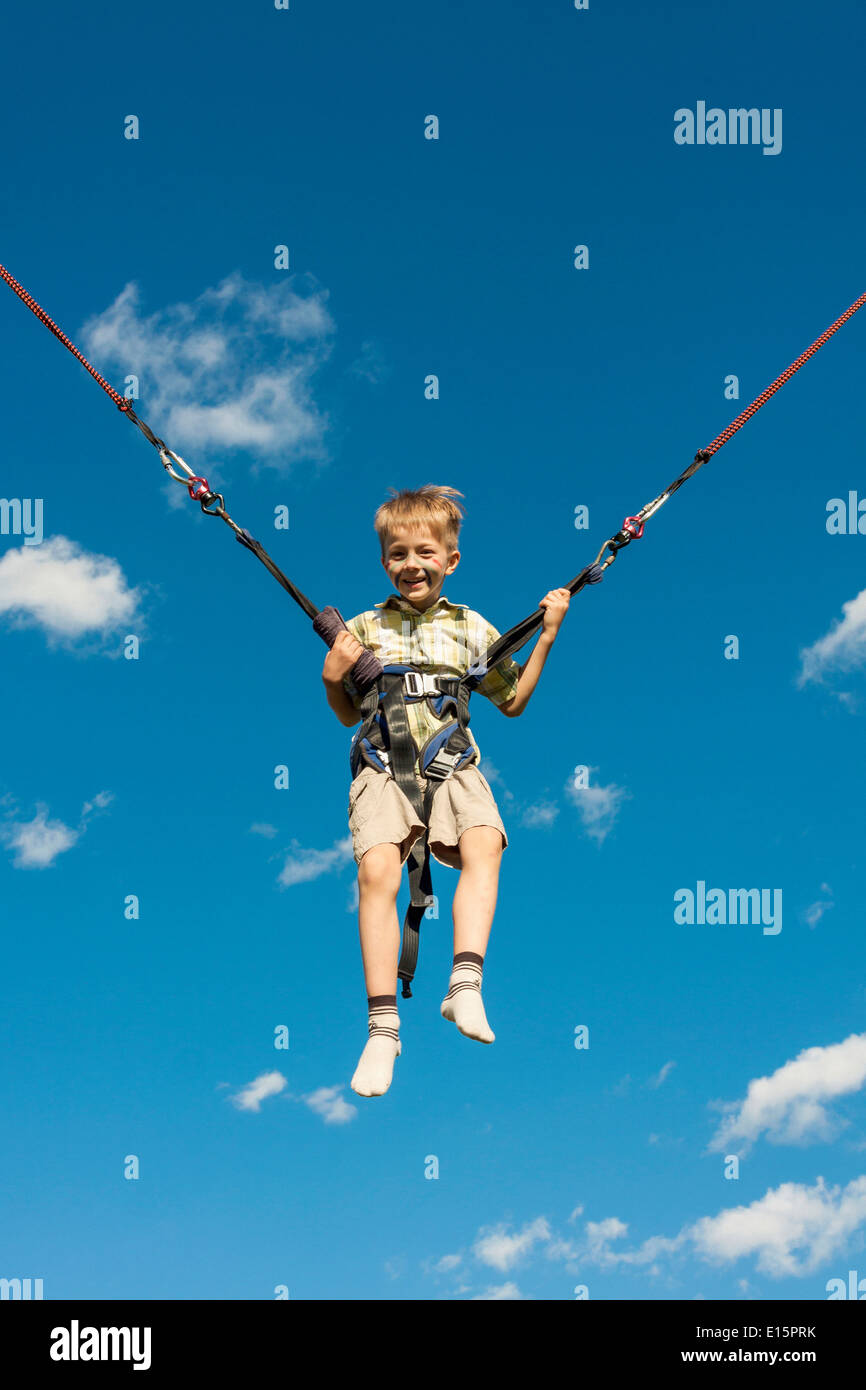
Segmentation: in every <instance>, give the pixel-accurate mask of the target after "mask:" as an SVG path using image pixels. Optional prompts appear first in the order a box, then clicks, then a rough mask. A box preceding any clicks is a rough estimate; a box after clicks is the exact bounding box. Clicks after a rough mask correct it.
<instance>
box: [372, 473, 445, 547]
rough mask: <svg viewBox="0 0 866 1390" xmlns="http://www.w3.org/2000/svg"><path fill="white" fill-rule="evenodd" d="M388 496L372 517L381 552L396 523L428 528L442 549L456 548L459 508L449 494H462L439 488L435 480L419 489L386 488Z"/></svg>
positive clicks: (397, 524)
mask: <svg viewBox="0 0 866 1390" xmlns="http://www.w3.org/2000/svg"><path fill="white" fill-rule="evenodd" d="M389 491H390V493H391V498H390V500H389V501H388V502H383V503H382V505H381V507H379V509H378V511H377V512H376V515H375V517H374V519H373V525H374V526H375V528H376V535H377V536H378V537H379V543H380V545H381V547H382V555H383V556H384V554H385V549H386V546H387V541H388V536H389V535H390V533H391V532H392V531H393V530H394V528H395V527H397V526H409V527H413V526H416V527H420V526H425V527H429V528H430V530H431V531H432V532H433V534H434V535H436V536H438V537H439V540H440V542H441V543H442V545H444V546H445V548H446V550H456V549H457V541H458V537H459V535H460V523H461V521H462V520H463V509H462V507H461V506H460V504H459V502H453V501H452V500H451V499H452V498H453V497H462V496H463V493H462V492H458V491H457V489H456V488H453V487H442V486H439V485H438V484H437V483H425V484H424V486H423V487H419V488H415V489H412V488H404V489H403V491H402V492H398V491H397V490H396V489H395V488H389Z"/></svg>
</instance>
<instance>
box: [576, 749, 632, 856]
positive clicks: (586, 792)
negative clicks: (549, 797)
mask: <svg viewBox="0 0 866 1390" xmlns="http://www.w3.org/2000/svg"><path fill="white" fill-rule="evenodd" d="M597 771H598V769H597V768H594V767H591V768H589V769H588V772H589V773H590V775H591V774H592V773H593V772H597ZM565 793H566V796H567V797H568V798H569V800H570V801H571V802H573V804H574V805H575V806H576V807H577V809H578V812H579V813H580V818H581V820H582V822H583V827H584V829H585V830H586V833H587V835H589V836H590V837H591V838H592V839H593V840H597V841H598V843H599V844H601V843H602V841H603V840H605V839H606V838H607V836H608V835H609V834H610V832H611V830H612V829H613V825H614V821H615V820H616V818H617V816H618V815H619V811H620V807H621V806H622V803H623V801H625V800H627V799H628V798H629V797H630V796H631V793H630V792H629V791H627V790H626V788H625V787H618V786H617V785H616V783H615V782H609V783H608V784H607V786H593V785H590V786H588V787H576V786H575V785H574V779H573V778H571V777H570V778H569V780H568V781H567V782H566V784H565Z"/></svg>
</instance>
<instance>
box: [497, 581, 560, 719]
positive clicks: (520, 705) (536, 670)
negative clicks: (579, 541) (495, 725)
mask: <svg viewBox="0 0 866 1390" xmlns="http://www.w3.org/2000/svg"><path fill="white" fill-rule="evenodd" d="M570 599H571V593H570V591H569V590H568V589H551V591H550V593H549V594H546V595H545V597H544V598H543V599H542V600H541V602H540V603H539V605H538V606H539V608H543V609H544V621H543V624H542V628H541V633H540V634H539V638H538V641H537V642H536V644H535V646H534V647H533V648H532V654H531V656H530V658H529V660H528V661H527V663H526V665H525V666H522V667H521V668H520V679H519V680H518V682H517V690H516V692H515V694H514V698H513V699H511V700H509V701H508V703H507V704H505V705H500V706H499V708H500V709H501V710H502V713H503V714H506V715H508V717H509V719H515V718H516V717H517V715H518V714H522V713H523V711H524V710H525V709H526V706H527V705H528V704H529V697H530V695H531V694H532V692H533V690H534V689H535V687H536V685H537V684H538V677H539V676H540V675H541V672H542V670H543V668H544V663H545V661H546V660H547V658H548V655H549V654H550V649H551V647H552V646H553V644H554V642H555V640H556V634H557V633H558V631H559V626H560V623H561V622H562V620H563V618H564V617H565V615H566V612H567V611H568V604H569V601H570Z"/></svg>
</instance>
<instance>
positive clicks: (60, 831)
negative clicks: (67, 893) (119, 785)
mask: <svg viewBox="0 0 866 1390" xmlns="http://www.w3.org/2000/svg"><path fill="white" fill-rule="evenodd" d="M112 800H113V796H112V793H111V792H97V794H96V796H95V797H94V798H93V800H92V801H85V803H84V805H83V806H82V808H81V815H80V817H79V821H78V826H77V828H73V827H72V826H71V825H66V824H65V822H64V821H62V820H58V819H56V818H55V819H52V818H51V816H50V815H49V811H48V807H47V806H46V805H44V804H43V803H42V802H38V803H37V806H36V811H35V814H34V815H33V816H32V818H31V819H30V820H20V819H12V818H11V817H14V815H15V812H14V809H12V808H11V807H10V811H9V812H8V814H9V816H10V819H9V820H7V821H6V823H5V824H3V825H0V841H2V842H3V843H4V844H5V845H7V846H8V847H9V848H10V849H11V850H12V853H13V859H12V865H13V868H16V869H50V868H51V866H52V865H53V864H54V861H55V860H56V859H57V858H58V857H59V856H60V855H61V854H65V853H66V851H67V850H70V849H72V847H73V845H76V844H77V843H78V841H79V840H80V839H81V836H82V835H83V834H84V832H85V830H86V829H87V826H88V824H89V822H90V821H91V819H92V818H93V816H94V814H95V813H96V812H98V811H102V810H104V809H105V807H106V806H108V805H109V804H110V802H111V801H112Z"/></svg>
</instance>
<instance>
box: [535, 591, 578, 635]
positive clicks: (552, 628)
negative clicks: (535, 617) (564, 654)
mask: <svg viewBox="0 0 866 1390" xmlns="http://www.w3.org/2000/svg"><path fill="white" fill-rule="evenodd" d="M570 600H571V593H570V591H569V590H568V589H551V591H550V593H549V594H545V596H544V598H543V599H541V601H540V603H539V605H538V606H539V608H543V609H544V622H543V623H542V629H541V630H542V632H546V633H547V635H548V637H555V636H556V634H557V632H558V631H559V625H560V623H561V622H562V620H563V618H564V617H565V614H566V612H567V610H568V605H569V602H570Z"/></svg>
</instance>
